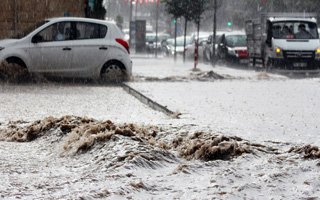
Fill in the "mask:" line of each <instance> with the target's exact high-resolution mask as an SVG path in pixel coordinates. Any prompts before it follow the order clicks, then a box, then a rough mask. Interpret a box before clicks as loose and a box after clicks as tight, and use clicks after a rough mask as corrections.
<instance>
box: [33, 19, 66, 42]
mask: <svg viewBox="0 0 320 200" xmlns="http://www.w3.org/2000/svg"><path fill="white" fill-rule="evenodd" d="M70 28H71V26H70V22H59V23H54V24H52V25H50V26H49V27H47V28H45V29H44V30H42V31H40V32H39V33H38V34H37V36H40V37H41V40H40V41H39V42H54V41H64V40H70V39H71V38H70V34H69V33H70Z"/></svg>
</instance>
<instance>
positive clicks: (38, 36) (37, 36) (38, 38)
mask: <svg viewBox="0 0 320 200" xmlns="http://www.w3.org/2000/svg"><path fill="white" fill-rule="evenodd" d="M41 41H43V37H42V36H41V35H35V36H33V38H32V39H31V42H32V43H35V44H36V43H39V42H41Z"/></svg>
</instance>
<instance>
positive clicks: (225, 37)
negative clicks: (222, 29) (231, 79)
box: [217, 32, 248, 64]
mask: <svg viewBox="0 0 320 200" xmlns="http://www.w3.org/2000/svg"><path fill="white" fill-rule="evenodd" d="M217 56H218V58H219V59H220V60H224V61H229V62H230V61H231V62H234V63H239V64H244V63H248V50H247V37H246V35H245V33H243V32H230V33H225V34H222V35H221V37H220V39H219V41H218V47H217Z"/></svg>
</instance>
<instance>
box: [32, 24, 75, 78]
mask: <svg viewBox="0 0 320 200" xmlns="http://www.w3.org/2000/svg"><path fill="white" fill-rule="evenodd" d="M59 26H60V27H59ZM58 29H60V31H59V30H58ZM69 29H70V22H60V23H54V24H52V25H50V26H49V27H47V28H45V29H44V30H41V31H40V32H39V33H37V34H36V35H35V36H34V37H33V38H32V43H31V46H30V48H29V49H28V53H29V55H30V58H31V66H30V71H33V72H44V73H46V72H49V73H50V72H67V71H68V70H69V69H70V65H71V61H72V48H71V45H72V43H73V41H72V40H71V39H70V37H69V36H68V30H69ZM58 34H60V35H59V36H58Z"/></svg>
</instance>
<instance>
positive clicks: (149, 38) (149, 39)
mask: <svg viewBox="0 0 320 200" xmlns="http://www.w3.org/2000/svg"><path fill="white" fill-rule="evenodd" d="M168 37H169V36H167V35H161V34H160V35H158V42H161V41H163V40H165V39H167V38H168ZM146 42H156V35H146Z"/></svg>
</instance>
